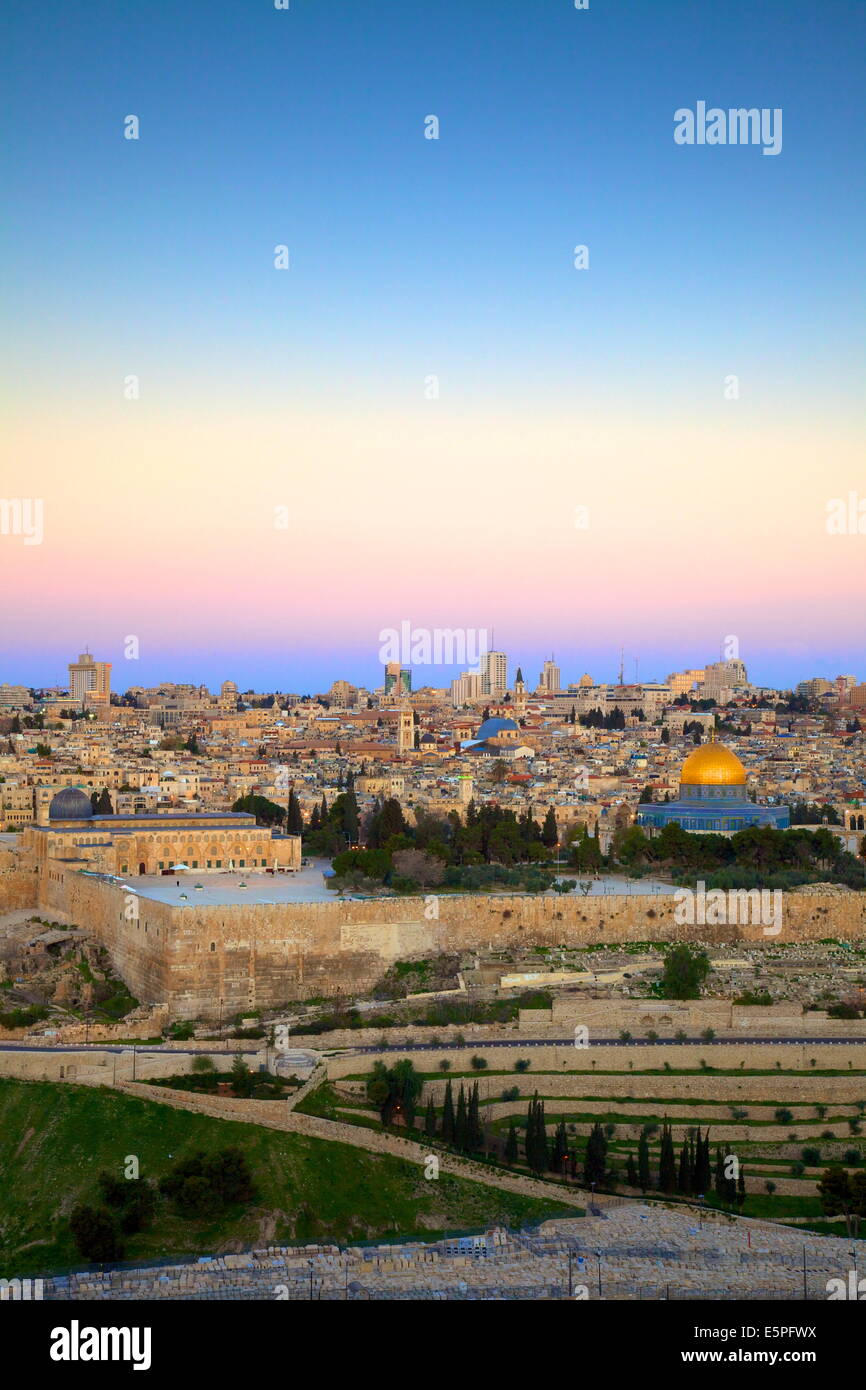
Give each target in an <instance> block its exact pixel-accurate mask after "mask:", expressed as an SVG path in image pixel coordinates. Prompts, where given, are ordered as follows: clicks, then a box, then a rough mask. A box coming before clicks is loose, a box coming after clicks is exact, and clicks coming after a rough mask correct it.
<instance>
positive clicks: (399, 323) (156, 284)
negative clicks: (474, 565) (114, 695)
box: [0, 0, 866, 686]
mask: <svg viewBox="0 0 866 1390" xmlns="http://www.w3.org/2000/svg"><path fill="white" fill-rule="evenodd" d="M4 30H5V34H4V46H5V47H6V49H7V69H8V80H7V100H6V105H5V116H4V123H5V126H6V138H5V140H4V145H5V154H4V157H3V158H4V165H5V169H4V184H5V188H6V194H7V207H8V209H9V213H8V215H7V218H6V222H5V228H4V230H3V232H2V242H0V245H2V253H3V263H4V268H5V277H4V279H5V314H6V317H7V332H6V334H4V338H5V342H6V350H5V353H4V361H5V364H6V368H7V370H6V373H5V375H6V376H7V380H8V391H9V402H8V405H9V410H10V413H11V415H12V417H13V418H14V419H15V420H17V421H18V422H19V423H21V422H24V424H25V425H26V422H27V420H28V418H30V417H33V418H42V417H45V418H51V419H63V418H65V419H66V420H67V421H68V425H69V431H70V434H74V433H75V431H77V430H83V431H84V433H86V429H89V428H90V427H91V426H93V425H94V424H95V422H98V421H99V420H100V419H101V418H102V416H103V415H104V414H105V411H106V406H105V400H106V397H107V395H108V394H110V392H111V391H112V390H113V389H114V383H115V381H116V379H117V377H118V373H119V372H120V371H122V370H125V369H126V368H125V367H122V366H121V364H125V363H128V362H129V361H130V360H134V361H135V364H136V370H138V371H140V372H141V374H142V377H143V379H144V380H146V381H147V382H148V387H149V389H150V390H151V391H155V392H156V393H157V394H158V397H159V401H160V406H161V408H162V409H163V410H164V411H165V412H166V415H167V417H168V416H169V415H170V413H171V412H172V411H175V412H178V413H180V412H187V413H190V414H196V413H198V414H199V415H200V416H202V417H205V416H207V415H208V414H213V413H215V412H216V411H217V410H218V409H219V408H222V407H223V406H224V404H225V403H226V402H228V401H230V402H232V403H233V405H234V407H235V409H236V410H237V411H238V412H241V413H242V412H243V411H244V410H250V411H255V412H264V413H265V415H267V413H268V412H273V413H274V414H275V415H276V414H279V413H280V412H281V411H285V410H292V409H304V410H307V409H315V410H318V411H321V412H325V413H328V412H330V413H332V414H333V415H334V417H335V418H337V419H344V418H345V419H349V418H351V419H356V418H362V417H363V416H364V413H365V412H369V413H370V414H371V415H374V414H376V412H384V413H386V414H387V413H388V412H397V411H399V410H400V409H402V408H403V406H404V405H405V403H406V402H407V401H409V400H411V399H413V393H414V394H417V391H418V380H419V376H420V375H423V373H425V372H428V371H436V372H440V373H441V375H442V380H443V389H444V386H447V392H448V402H449V409H450V410H452V411H453V412H454V413H455V416H456V417H457V418H459V416H460V414H461V412H463V413H465V415H466V416H467V418H468V417H470V416H478V415H479V414H480V415H483V414H484V412H487V413H488V414H490V415H496V414H497V412H501V411H502V410H503V409H505V408H506V407H508V408H511V407H512V406H514V405H515V403H517V404H520V405H522V406H523V407H524V408H525V409H526V410H527V412H531V413H532V414H533V415H534V417H535V418H536V419H539V418H542V417H544V416H545V415H546V413H547V412H549V413H550V414H551V416H556V417H557V418H561V417H562V416H563V413H564V412H565V413H567V412H568V411H569V410H583V411H587V412H592V411H600V412H603V413H606V414H607V417H608V418H611V417H613V418H617V419H624V420H626V419H627V420H629V421H631V422H632V423H633V424H634V423H637V424H640V422H643V421H645V422H647V424H648V425H649V424H653V425H654V426H657V425H659V424H661V426H662V427H664V425H665V422H681V421H683V420H687V421H688V422H690V424H695V423H699V424H700V426H701V428H703V429H704V430H705V431H706V432H707V438H708V439H709V438H710V437H712V436H716V435H718V432H719V420H720V413H721V411H722V409H723V407H722V406H721V405H720V402H719V400H718V398H717V397H718V392H717V382H718V381H719V380H720V379H721V377H722V376H723V374H724V373H725V372H728V371H730V370H732V369H736V370H737V371H738V372H741V373H742V374H743V377H744V379H746V380H748V382H749V383H750V394H749V401H748V411H749V412H750V414H749V416H748V418H749V423H750V427H752V428H756V427H760V428H761V429H764V430H772V429H773V428H774V427H775V426H776V425H777V424H781V422H784V426H785V429H786V430H791V431H792V432H793V433H794V434H796V432H797V431H798V430H799V429H801V428H802V430H803V431H804V432H808V433H809V434H810V435H819V434H820V431H821V429H822V428H823V427H824V426H826V427H827V429H828V430H829V431H831V432H832V431H836V430H842V431H844V432H847V431H849V430H851V429H854V428H855V427H856V422H857V421H858V420H859V419H860V407H859V397H860V395H861V394H862V374H863V346H862V323H863V309H864V306H863V297H862V279H863V277H862V252H863V233H862V229H863V216H864V183H863V170H864V168H866V160H864V148H863V146H864V137H863V120H862V89H863V60H862V54H863V41H864V38H866V6H864V5H863V4H861V3H859V2H858V0H823V2H822V3H821V4H815V3H813V2H811V0H810V2H809V3H807V2H806V0H763V3H761V4H755V3H754V0H748V2H747V0H725V3H723V4H722V3H716V4H713V3H710V2H709V0H707V3H695V0H673V2H672V3H665V0H629V3H625V0H619V2H617V0H590V8H589V10H587V11H577V10H575V9H574V7H573V4H572V3H571V0H532V3H529V0H526V3H518V0H459V2H458V0H438V2H437V3H435V4H431V3H421V0H375V2H372V0H371V3H361V2H360V0H291V7H290V9H289V10H288V11H275V10H274V8H273V6H272V5H271V4H270V3H268V2H267V0H236V2H235V0H208V2H207V3H205V0H182V2H180V0H149V3H146V4H140V3H127V0H88V3H87V4H85V5H77V6H76V5H62V4H61V5H55V6H48V7H44V6H38V5H33V4H32V3H23V0H7V5H6V7H5V19H4ZM699 100H703V101H706V102H707V103H708V104H709V105H718V106H720V107H722V108H725V109H727V108H729V107H739V106H745V107H753V106H756V107H759V108H761V107H769V108H776V107H780V108H782V110H783V149H782V153H781V154H780V155H779V156H778V157H776V158H771V157H766V156H764V155H762V153H761V150H760V149H759V148H748V149H742V148H731V147H727V148H715V149H707V148H703V149H698V148H685V149H684V148H680V147H678V146H676V145H675V144H674V141H673V115H674V111H675V110H676V109H677V108H679V107H682V106H690V107H694V105H695V104H696V102H697V101H699ZM130 113H133V114H136V115H137V116H138V117H139V118H140V122H141V139H140V140H139V141H138V142H129V141H125V140H124V139H123V138H122V123H123V119H124V117H125V116H126V115H127V114H130ZM429 114H435V115H436V116H437V117H438V118H439V121H440V139H439V140H438V141H425V140H424V138H423V124H424V118H425V116H427V115H429ZM278 243H286V244H288V245H289V247H290V250H291V257H292V274H291V275H290V276H288V277H285V279H283V280H279V277H277V278H276V280H275V275H274V271H273V268H272V258H273V248H274V246H275V245H276V244H278ZM576 243H585V244H586V245H588V246H589V248H590V257H591V272H590V273H589V274H588V275H581V274H579V273H577V272H576V271H575V270H574V268H573V266H572V248H573V247H574V245H575V244H576ZM732 363H733V364H735V367H732ZM744 413H745V407H744ZM85 427H86V429H85ZM82 437H83V436H82ZM82 447H85V446H83V445H82ZM167 447H169V448H171V447H179V446H174V445H169V446H167ZM62 448H63V438H62V435H61V434H58V437H57V446H56V449H55V450H54V451H53V453H52V460H53V459H54V458H55V457H56V456H57V455H58V454H62ZM49 452H51V451H50V450H49ZM122 462H123V460H122V457H121V458H120V459H119V460H118V466H119V467H121V468H122ZM30 466H31V467H36V468H37V469H38V468H39V467H40V466H41V460H40V459H39V458H37V459H36V460H35V463H31V465H30ZM694 466H695V467H696V468H698V469H699V468H700V466H701V458H700V450H698V451H696V453H695V458H694ZM774 466H778V465H777V464H776V465H774ZM799 466H801V465H799ZM8 468H9V469H10V470H11V472H12V475H13V476H14V472H15V468H16V459H14V458H13V459H11V460H10V461H9V464H8ZM679 468H680V465H679V464H674V463H673V462H672V464H671V470H672V471H671V477H670V479H669V480H667V481H668V483H669V484H671V485H673V486H675V487H676V489H677V490H680V489H681V488H682V487H684V486H686V487H687V486H689V484H688V480H686V479H683V477H682V475H681V473H680V472H679V471H678V470H679ZM795 476H796V477H797V479H798V481H797V483H796V486H798V487H799V486H800V485H801V484H800V481H799V479H800V476H801V475H800V474H799V473H797V474H796V475H795ZM660 481H661V482H662V483H664V482H665V480H664V479H662V480H660ZM845 481H846V480H845V479H844V478H843V479H842V480H841V481H840V482H839V483H838V484H837V489H839V490H841V489H842V488H843V486H844V484H845ZM858 481H860V482H861V483H862V476H861V479H860V480H858V479H855V478H852V479H851V480H850V485H851V486H854V485H855V484H856V483H857V482H858ZM779 485H780V486H782V487H783V486H785V485H786V478H785V474H784V468H782V469H781V471H780V474H779ZM18 486H19V490H20V484H19V485H18ZM81 486H82V487H83V488H87V487H88V486H90V487H92V488H93V489H94V491H100V492H102V490H103V486H104V475H103V474H101V473H94V475H93V477H92V478H87V477H83V478H82V479H81ZM4 487H5V489H6V493H7V495H8V494H9V492H10V491H11V490H12V485H11V484H9V483H4ZM129 505H130V506H131V507H132V508H135V506H136V493H135V487H134V486H133V485H132V483H131V484H130V499H129ZM371 505H372V504H371ZM97 544H98V537H95V536H91V537H89V538H88V540H87V547H88V548H87V550H86V551H85V550H84V549H83V550H82V554H83V555H86V554H92V553H93V547H94V545H97ZM82 546H84V541H82ZM430 559H431V561H433V562H435V553H434V552H431V556H430ZM855 573H856V570H852V582H853V580H854V575H855ZM845 587H846V590H847V586H845ZM786 601H787V600H786V599H785V598H784V597H781V598H780V604H781V605H783V606H784V604H785V603H786ZM846 601H848V602H851V601H852V600H851V597H850V594H849V595H848V598H847V600H846ZM26 602H27V599H26V597H25V603H26ZM489 607H490V606H489V604H488V605H486V611H485V612H484V613H482V614H480V615H479V620H482V621H483V620H484V619H485V618H486V612H487V611H489ZM39 611H40V604H39V603H36V602H34V611H33V615H32V616H33V623H34V624H37V625H38V622H39ZM402 616H412V615H411V614H397V615H394V614H384V613H383V614H382V615H381V622H378V621H377V615H375V614H374V615H373V616H372V617H371V619H370V623H369V624H368V626H386V625H388V624H389V623H390V622H391V621H394V620H396V619H399V617H402ZM88 617H89V618H90V617H92V619H93V620H92V622H91V624H90V626H91V627H95V628H96V629H97V630H96V632H95V633H94V634H93V635H92V639H91V640H92V641H93V644H94V646H98V645H99V642H100V641H102V642H103V643H105V642H106V641H107V640H108V638H107V636H105V635H104V634H103V633H101V632H100V631H99V622H98V613H97V614H95V615H88ZM852 617H853V618H854V619H855V621H856V613H855V612H854V607H853V606H852ZM496 620H497V624H498V626H499V628H500V631H501V633H502V638H501V640H502V644H503V645H505V646H506V647H509V648H511V647H515V648H516V647H517V646H518V644H519V643H524V642H525V643H526V645H527V646H528V648H529V650H528V654H527V655H526V656H525V657H523V659H524V661H525V664H526V665H529V666H530V667H532V668H533V669H534V668H535V667H536V666H537V665H538V664H540V660H541V658H542V657H543V655H544V654H545V650H546V649H549V648H550V647H551V646H555V647H561V646H563V644H564V641H565V640H566V639H563V641H560V642H558V641H557V632H556V624H555V622H552V623H551V625H550V628H551V630H550V631H545V632H544V634H543V637H542V636H539V638H538V650H537V651H536V650H535V649H534V647H533V646H532V635H531V634H527V633H525V632H515V633H514V634H513V635H512V637H511V638H509V636H508V634H507V631H505V630H504V624H503V615H502V614H497V615H496ZM443 622H447V615H445V616H444V617H443ZM612 626H613V627H617V626H621V625H620V624H619V623H618V621H617V618H616V615H613V623H612ZM861 627H862V620H861ZM712 631H713V633H714V635H715V627H713V628H712ZM723 631H724V629H723ZM10 635H11V636H14V633H13V634H10ZM719 635H721V634H719ZM756 637H757V639H758V640H760V632H758V633H756ZM838 638H839V634H838V633H836V634H834V635H833V637H832V639H830V638H828V639H827V641H826V642H823V645H822V640H823V639H822V635H821V633H820V632H819V631H817V630H816V631H815V633H814V637H813V645H814V655H815V660H814V661H810V662H809V665H810V666H811V665H822V664H823V661H824V657H825V655H826V660H827V661H828V662H833V663H834V664H835V663H837V662H838V664H839V666H840V668H844V669H851V668H852V663H853V661H854V657H855V645H856V644H852V646H851V649H850V651H848V650H846V646H845V642H844V641H842V642H840V641H839V640H838ZM7 640H8V638H7ZM52 642H53V638H52ZM690 643H691V644H692V645H693V643H694V635H693V634H686V637H685V639H684V642H683V659H684V660H685V659H686V652H687V650H690V649H691V648H690V646H689V644H690ZM73 645H74V644H73ZM318 645H319V646H322V647H324V648H325V649H326V650H328V651H332V650H333V649H334V648H335V647H336V648H338V649H339V648H341V647H346V648H347V649H349V648H351V624H347V626H346V628H345V630H341V631H336V632H333V633H331V634H329V637H328V640H327V642H323V643H320V644H318ZM617 645H618V639H617V638H616V637H613V639H612V641H611V642H609V643H607V642H604V641H601V640H597V639H596V637H593V639H592V644H591V645H590V650H589V652H588V654H587V657H586V661H584V660H583V659H582V657H581V656H580V655H575V658H574V662H575V665H577V666H580V667H581V668H582V667H583V665H584V664H589V663H590V661H591V660H592V659H593V656H594V657H595V659H596V660H599V659H600V657H601V653H603V652H605V653H606V652H607V651H608V650H609V649H611V648H612V649H614V650H615V648H616V647H617ZM711 645H713V646H714V645H715V642H713V643H712V644H711ZM188 646H189V644H187V647H188ZM661 646H662V642H661V639H660V640H659V658H658V661H656V660H654V658H653V654H652V653H651V652H650V653H647V654H646V655H645V657H644V659H643V661H642V665H643V666H644V667H645V668H647V669H649V668H652V667H656V666H659V667H661V666H662V665H666V664H667V656H665V658H662V656H661ZM315 647H316V644H312V646H311V650H310V665H309V680H308V681H306V682H305V684H306V685H309V686H312V685H315V684H316V683H317V682H321V681H323V680H324V679H325V678H326V677H327V678H330V677H331V676H332V675H334V674H336V672H334V671H333V670H331V668H330V663H328V664H326V658H323V657H322V656H321V654H320V652H319V650H318V649H316V650H314V648H315ZM183 649H184V647H183V644H181V647H180V650H183ZM664 649H665V652H666V653H667V652H669V651H670V652H671V655H672V656H674V655H675V650H676V644H675V643H673V644H672V643H671V642H670V641H667V642H666V643H665V644H664ZM177 650H178V648H177V647H175V648H172V647H170V646H169V645H167V646H166V650H165V660H164V662H163V663H162V664H159V663H158V662H157V664H158V665H159V669H153V670H151V671H150V673H149V674H150V675H151V676H152V678H154V679H155V678H157V677H158V676H165V675H167V674H169V671H168V665H169V664H170V661H171V660H172V659H174V656H173V653H176V651H177ZM212 650H213V643H212V641H211V640H210V639H208V641H206V642H204V643H203V646H202V651H206V652H212ZM700 655H701V654H700V653H698V652H695V653H694V659H695V660H697V659H698V658H699V657H700ZM49 656H50V660H48V661H46V667H47V668H50V671H52V672H53V671H55V670H56V668H57V663H58V661H59V660H60V658H61V656H63V658H64V659H65V656H66V652H65V649H63V650H62V651H61V648H60V646H59V645H56V646H55V647H53V648H52V650H51V652H50V653H49ZM846 658H847V659H846ZM518 659H520V657H519V655H518ZM154 660H155V661H156V660H157V658H156V657H155V658H154ZM803 660H804V657H803V652H802V650H798V651H797V652H795V653H793V652H792V653H791V654H789V655H788V656H786V655H785V652H784V651H783V650H780V651H778V652H776V653H775V654H774V655H773V658H772V661H771V662H770V663H769V665H768V669H767V671H766V673H765V678H766V679H768V680H769V679H773V678H776V679H779V680H784V679H786V678H788V679H791V678H794V677H795V676H796V675H798V674H800V673H801V670H802V663H803ZM302 662H303V655H301V656H300V657H299V658H298V664H302ZM563 664H564V665H565V664H566V659H565V657H563ZM211 665H212V667H213V670H212V671H211V670H210V666H211ZM225 665H226V662H225V660H224V659H223V657H222V654H220V655H219V656H215V657H213V660H212V663H211V662H210V659H209V660H208V663H206V664H203V665H202V666H200V667H199V666H197V667H196V669H197V670H198V669H201V674H202V676H203V677H204V678H207V677H208V676H209V674H212V675H213V677H214V678H216V676H217V675H218V674H219V673H220V671H223V670H224V669H225ZM28 670H32V663H31V662H30V660H29V658H28ZM342 673H343V674H345V672H342ZM10 674H11V670H10ZM19 674H22V673H19ZM302 674H303V673H302V672H300V671H295V672H293V675H294V678H295V682H296V684H300V683H302ZM357 674H358V677H359V679H365V680H371V679H372V678H373V673H372V671H371V670H369V669H366V668H365V669H363V670H360V669H359V670H358V672H357ZM576 674H580V671H579V670H578V671H577V672H576ZM0 676H2V673H0ZM279 676H280V671H279V670H278V669H274V665H273V662H272V661H271V659H270V656H269V654H268V652H267V651H265V650H262V651H261V652H259V653H258V654H257V655H256V654H250V655H249V656H248V675H244V674H242V673H241V672H237V679H239V680H240V681H241V683H242V684H247V683H252V682H254V681H255V682H261V683H267V682H268V681H276V680H277V679H278V678H279ZM39 678H44V679H48V678H49V670H48V669H46V671H45V673H44V675H43V676H40V673H39V672H34V673H33V679H39ZM283 683H285V682H283Z"/></svg>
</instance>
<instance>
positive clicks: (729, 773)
mask: <svg viewBox="0 0 866 1390" xmlns="http://www.w3.org/2000/svg"><path fill="white" fill-rule="evenodd" d="M745 782H746V769H745V768H744V767H743V764H742V763H741V762H740V760H739V758H738V757H737V755H736V753H732V752H731V750H730V748H726V747H725V745H724V744H723V743H704V744H702V745H701V747H700V748H696V749H695V751H694V753H690V754H689V756H688V757H687V758H686V760H685V762H684V763H683V770H682V772H681V773H680V784H681V785H682V786H687V787H742V786H745Z"/></svg>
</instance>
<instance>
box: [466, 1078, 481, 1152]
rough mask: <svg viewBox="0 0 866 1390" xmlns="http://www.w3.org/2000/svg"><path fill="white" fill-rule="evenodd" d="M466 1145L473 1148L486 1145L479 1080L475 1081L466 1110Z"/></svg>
mask: <svg viewBox="0 0 866 1390" xmlns="http://www.w3.org/2000/svg"><path fill="white" fill-rule="evenodd" d="M466 1147H467V1149H472V1150H475V1149H481V1148H483V1147H484V1131H483V1130H482V1128H481V1116H480V1106H479V1099H478V1082H477V1081H476V1082H474V1083H473V1086H472V1092H471V1094H470V1096H469V1105H468V1108H467V1112H466Z"/></svg>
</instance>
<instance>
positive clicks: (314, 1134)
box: [115, 1081, 620, 1207]
mask: <svg viewBox="0 0 866 1390" xmlns="http://www.w3.org/2000/svg"><path fill="white" fill-rule="evenodd" d="M115 1089H116V1090H118V1091H125V1092H126V1094H127V1095H131V1096H142V1097H144V1098H145V1099H147V1100H154V1101H156V1102H157V1103H158V1104H160V1105H170V1106H172V1107H173V1108H174V1109H175V1110H190V1111H193V1112H195V1113H197V1114H200V1115H210V1116H211V1117H212V1118H213V1119H217V1120H240V1121H241V1122H242V1123H246V1124H255V1125H263V1126H264V1127H265V1128H266V1129H279V1130H284V1131H288V1132H289V1133H292V1134H304V1135H306V1136H307V1137H308V1138H310V1139H325V1140H330V1141H331V1142H332V1143H334V1142H336V1143H340V1144H351V1145H352V1147H353V1148H356V1149H366V1150H367V1151H368V1152H369V1153H386V1154H390V1155H392V1156H393V1157H394V1158H402V1159H405V1160H406V1161H407V1162H409V1163H417V1164H418V1165H419V1167H420V1168H422V1169H423V1168H424V1167H425V1165H426V1163H427V1161H428V1159H429V1158H430V1156H431V1154H432V1155H435V1157H436V1158H437V1159H438V1161H439V1171H440V1172H442V1173H449V1174H451V1175H453V1176H454V1177H460V1178H467V1179H469V1180H471V1181H473V1182H482V1183H484V1185H485V1186H486V1187H498V1188H501V1189H502V1190H503V1191H505V1192H519V1193H520V1194H521V1195H522V1196H524V1197H534V1198H541V1199H546V1200H547V1201H551V1202H561V1203H562V1204H563V1205H564V1206H573V1207H586V1206H587V1205H588V1202H589V1194H588V1193H587V1192H586V1191H583V1190H581V1189H578V1188H573V1187H572V1188H568V1187H564V1186H561V1185H560V1184H558V1183H552V1182H543V1181H541V1180H539V1179H536V1178H529V1177H524V1176H522V1175H521V1174H518V1173H503V1172H502V1170H501V1169H496V1168H489V1167H488V1166H487V1165H486V1164H484V1163H475V1162H474V1161H473V1160H472V1159H468V1158H462V1157H460V1156H459V1155H457V1154H453V1153H447V1152H443V1150H441V1149H439V1148H431V1147H429V1146H428V1145H424V1144H422V1143H418V1142H417V1141H415V1140H413V1139H403V1138H401V1137H400V1136H399V1135H396V1134H385V1133H382V1132H381V1131H379V1130H373V1129H364V1128H362V1127H361V1126H359V1125H350V1124H343V1123H341V1122H340V1121H339V1120H323V1119H320V1118H319V1117H318V1116H316V1115H299V1114H298V1113H297V1111H294V1110H289V1109H288V1107H287V1106H285V1105H282V1104H280V1103H279V1102H278V1101H256V1100H234V1099H232V1098H231V1097H228V1096H202V1095H194V1094H192V1093H190V1092H182V1091H170V1090H167V1089H166V1088H165V1087H162V1086H149V1085H147V1083H146V1082H128V1081H127V1082H118V1084H117V1086H116V1087H115ZM610 1204H613V1205H615V1206H619V1205H620V1200H618V1199H617V1198H615V1197H606V1196H604V1195H603V1194H598V1195H596V1197H595V1205H596V1206H597V1207H602V1206H608V1205H610Z"/></svg>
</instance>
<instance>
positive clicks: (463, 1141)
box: [454, 1081, 469, 1149]
mask: <svg viewBox="0 0 866 1390" xmlns="http://www.w3.org/2000/svg"><path fill="white" fill-rule="evenodd" d="M454 1147H455V1149H467V1148H468V1147H469V1145H468V1143H467V1130H466V1096H465V1094H464V1092H463V1083H462V1081H461V1083H460V1090H459V1092H458V1095H457V1114H456V1117H455V1120H454Z"/></svg>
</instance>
